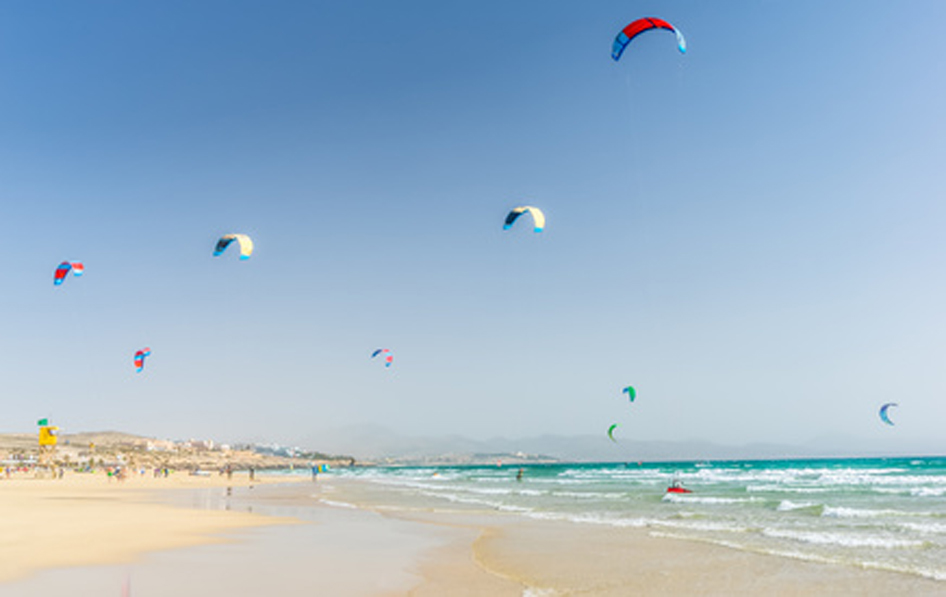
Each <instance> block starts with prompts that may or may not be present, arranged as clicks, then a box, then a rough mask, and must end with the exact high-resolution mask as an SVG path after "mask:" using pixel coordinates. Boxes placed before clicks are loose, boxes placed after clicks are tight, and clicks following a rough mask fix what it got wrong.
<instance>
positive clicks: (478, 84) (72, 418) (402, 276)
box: [0, 1, 946, 444]
mask: <svg viewBox="0 0 946 597" xmlns="http://www.w3.org/2000/svg"><path fill="white" fill-rule="evenodd" d="M944 13H946V7H944V6H943V5H941V4H940V3H937V2H910V3H907V4H906V5H896V6H894V5H891V4H889V3H882V2H839V3H831V4H830V5H828V6H825V5H824V3H819V2H787V1H785V2H740V3H735V2H733V3H726V4H725V5H715V4H714V5H710V4H709V3H705V2H696V1H693V2H660V3H657V2H642V3H637V4H634V5H629V4H627V3H624V2H595V3H592V4H591V5H589V3H579V2H574V3H549V2H516V3H503V2H488V3H483V2H476V3H473V2H454V3H438V2H402V3H391V2H348V3H328V2H279V3H258V2H199V3H195V2H162V3H160V4H157V3H125V2H99V3H94V4H93V3H70V2H50V3H43V4H42V5H37V4H29V3H7V4H5V5H3V6H0V81H2V82H3V84H2V85H0V130H2V131H3V134H2V136H0V229H2V234H3V237H4V239H5V243H4V245H5V254H4V255H5V258H4V265H5V267H4V276H3V284H2V289H3V291H2V293H0V327H2V332H0V400H2V403H3V410H4V412H5V413H6V416H5V417H4V422H3V425H2V426H0V428H2V429H3V430H5V431H25V430H30V429H32V428H33V427H32V426H33V425H34V423H35V420H36V419H37V418H39V417H41V416H47V415H48V416H50V417H52V419H53V420H54V422H56V423H58V424H60V425H62V426H63V427H64V428H67V429H71V430H93V429H105V428H118V429H123V430H127V431H132V432H138V433H143V434H151V435H159V436H171V437H187V436H214V437H218V438H221V439H230V440H238V439H276V440H280V441H291V440H293V439H294V438H298V437H304V436H309V435H311V434H312V433H313V432H314V431H317V430H319V429H331V428H337V427H346V426H352V425H355V426H357V425H368V424H371V425H382V426H385V427H389V428H391V429H394V430H397V431H400V432H403V433H406V434H416V433H430V432H438V433H457V434H464V435H469V436H472V437H479V438H486V437H490V436H495V435H507V436H516V435H534V434H540V433H561V434H586V433H601V434H602V435H603V433H604V431H605V430H606V429H607V427H608V426H609V425H610V424H611V423H614V422H618V423H620V424H621V425H622V428H623V429H624V433H625V435H626V436H628V437H633V438H639V439H666V440H685V439H690V438H704V439H709V440H714V441H721V442H751V441H760V440H773V441H783V442H794V443H799V442H804V441H807V440H809V439H811V438H815V437H820V436H825V435H834V434H837V435H845V436H852V437H858V438H866V439H871V438H877V439H878V441H881V440H883V441H886V442H892V443H893V444H896V442H898V441H914V440H925V441H936V440H940V438H941V437H942V433H941V425H940V421H942V420H943V415H946V407H944V406H943V404H944V401H943V396H944V393H946V383H944V380H943V375H942V363H943V362H944V358H946V343H944V340H943V338H944V331H946V319H944V317H943V314H942V305H943V304H946V301H944V299H946V285H944V283H943V281H942V275H941V273H942V270H943V261H944V257H946V238H944V236H943V234H942V230H943V227H944V223H946V222H944V220H946V208H944V204H943V202H942V201H941V199H940V194H941V192H942V189H943V187H944V185H943V183H944V180H943V174H942V173H943V168H942V164H943V163H944V157H946V148H944V142H943V139H946V135H944V133H946V130H944V129H946V119H944V116H943V115H944V110H943V108H942V97H944V91H946V89H944V83H943V82H944V81H946V77H944V76H943V75H944V74H946V73H944V71H946V65H944V61H943V59H942V51H941V48H940V44H939V43H938V42H937V40H936V38H935V36H933V35H930V34H927V33H924V29H925V28H926V29H928V27H927V26H926V24H929V23H933V22H938V21H940V20H941V19H942V18H943V16H944ZM648 15H654V16H660V17H662V18H665V19H667V20H669V21H670V22H672V23H674V24H675V25H676V26H677V27H679V28H680V29H681V30H682V31H683V33H684V34H685V35H686V37H687V41H688V45H689V51H688V53H687V54H686V55H685V56H684V55H681V54H679V53H678V52H677V51H676V49H675V43H674V39H673V36H672V35H670V34H661V33H650V34H646V35H643V36H641V37H640V38H638V39H637V40H635V41H634V42H633V44H632V46H631V47H630V48H629V49H628V51H627V52H626V53H625V55H624V57H623V58H622V60H621V61H620V62H619V63H615V62H613V61H612V60H611V58H610V46H611V41H612V40H613V38H614V36H615V34H616V33H617V31H618V30H619V29H620V28H621V27H623V26H624V25H626V24H627V23H628V22H630V21H631V20H633V19H635V18H638V17H640V16H648ZM524 203H525V204H532V205H537V206H539V207H541V208H542V209H544V210H545V212H546V215H547V217H548V226H547V229H546V231H545V232H543V233H542V234H540V235H536V234H533V233H531V232H530V231H529V230H528V227H527V226H520V227H517V228H516V229H514V230H511V231H507V232H504V231H503V230H502V220H503V218H504V216H505V214H506V212H507V211H508V210H509V209H510V208H511V207H513V206H516V205H520V204H524ZM227 232H244V233H247V234H249V235H251V236H252V237H253V238H254V240H255V241H256V244H257V251H256V253H255V254H254V256H253V258H252V259H251V260H250V261H248V262H245V263H241V262H238V261H237V260H236V259H235V257H234V256H232V255H226V256H224V257H222V258H213V257H211V252H212V248H213V245H214V242H215V241H216V239H217V237H218V236H219V235H221V234H224V233H227ZM64 259H77V260H82V261H84V262H85V264H86V268H87V269H86V274H85V276H84V277H83V278H81V279H70V280H68V281H67V282H66V283H65V284H64V285H63V286H62V287H61V288H53V285H52V271H53V269H54V268H55V266H56V264H58V263H59V262H60V261H62V260H64ZM142 346H150V347H151V348H152V349H153V355H152V357H151V359H150V360H149V362H148V364H147V369H146V371H145V372H144V373H143V374H140V375H136V374H135V373H134V367H133V366H132V355H133V353H134V351H135V350H136V349H138V348H141V347H142ZM378 347H388V348H391V349H392V350H393V351H394V352H395V358H396V362H395V366H394V367H393V368H392V369H391V370H385V369H384V367H382V366H381V365H380V364H379V363H376V362H372V361H371V360H369V359H368V355H369V354H370V352H371V351H372V350H373V349H375V348H378ZM628 384H633V385H635V386H636V387H637V388H638V391H639V398H638V401H637V402H636V403H635V404H634V405H632V406H628V405H627V404H626V402H625V401H624V400H623V398H622V395H621V394H620V389H621V388H622V387H623V386H625V385H628ZM886 401H897V402H899V403H900V405H901V406H900V408H899V409H898V412H896V413H895V415H894V417H893V418H894V419H895V420H896V421H897V423H898V424H897V427H895V428H889V427H886V426H882V425H880V424H879V421H878V419H877V408H878V407H879V405H880V404H881V403H883V402H886ZM940 441H941V440H940Z"/></svg>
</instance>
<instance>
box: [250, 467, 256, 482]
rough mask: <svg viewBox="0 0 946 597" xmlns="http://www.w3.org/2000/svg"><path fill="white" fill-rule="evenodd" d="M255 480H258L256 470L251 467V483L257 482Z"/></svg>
mask: <svg viewBox="0 0 946 597" xmlns="http://www.w3.org/2000/svg"><path fill="white" fill-rule="evenodd" d="M255 480H256V469H254V468H253V467H252V466H251V467H250V481H255Z"/></svg>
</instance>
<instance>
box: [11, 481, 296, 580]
mask: <svg viewBox="0 0 946 597" xmlns="http://www.w3.org/2000/svg"><path fill="white" fill-rule="evenodd" d="M267 482H272V480H258V481H255V482H253V483H254V484H258V483H267ZM250 484H251V482H250V480H249V479H248V478H247V476H246V475H245V474H244V475H239V476H237V475H235V476H234V478H233V479H230V480H228V479H227V478H226V477H225V476H220V477H218V476H216V475H214V476H210V477H198V476H190V475H187V474H185V473H177V474H173V475H171V476H169V477H168V478H164V477H161V478H154V477H153V476H151V475H146V476H142V475H132V476H130V477H129V478H128V479H127V480H125V481H118V480H117V479H110V478H109V477H107V476H106V475H105V473H97V474H74V473H66V474H65V476H64V477H63V478H62V479H32V478H26V477H25V476H15V477H14V478H12V479H4V480H2V481H0V512H3V513H4V515H3V516H2V517H0V582H2V581H8V580H11V579H15V578H18V577H22V576H26V575H29V574H30V573H32V572H35V571H36V570H40V569H45V568H55V567H63V566H83V565H93V564H103V563H113V562H126V561H131V560H133V559H134V558H136V557H138V556H139V555H141V554H143V553H147V552H150V551H155V550H164V549H174V548H180V547H186V546H190V545H197V544H200V543H207V542H219V541H222V540H224V539H223V533H226V532H229V531H233V530H235V529H241V528H246V527H254V526H259V525H263V524H287V523H292V522H293V521H291V520H290V519H278V520H277V519H267V518H264V517H262V516H258V515H254V514H251V513H247V512H227V511H225V510H217V511H208V510H197V509H183V508H176V507H172V506H170V505H168V504H165V503H160V501H157V499H156V496H155V494H154V491H155V490H156V489H159V488H160V489H165V490H171V489H195V488H201V487H221V488H222V487H225V486H249V485H250Z"/></svg>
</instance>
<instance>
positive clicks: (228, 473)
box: [227, 464, 233, 481]
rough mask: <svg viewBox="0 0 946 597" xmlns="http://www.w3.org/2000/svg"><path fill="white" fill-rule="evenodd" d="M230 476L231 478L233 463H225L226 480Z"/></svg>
mask: <svg viewBox="0 0 946 597" xmlns="http://www.w3.org/2000/svg"><path fill="white" fill-rule="evenodd" d="M232 478H233V465H232V464H227V480H228V481H229V480H230V479H232Z"/></svg>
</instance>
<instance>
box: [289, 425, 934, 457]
mask: <svg viewBox="0 0 946 597" xmlns="http://www.w3.org/2000/svg"><path fill="white" fill-rule="evenodd" d="M298 443H299V444H300V445H302V446H306V447H309V448H312V449H318V450H319V451H322V452H329V453H336V454H352V455H353V456H355V457H356V458H358V459H360V460H375V461H383V460H386V459H387V460H393V461H397V462H405V463H406V462H424V463H431V462H480V461H484V462H492V461H495V460H500V459H501V460H504V461H507V462H509V463H510V464H511V463H513V462H518V461H522V462H526V461H536V460H566V461H598V462H636V461H654V460H736V459H739V460H742V459H763V460H764V459H773V458H816V457H858V456H864V457H868V456H873V457H879V456H916V455H939V454H946V441H944V442H914V443H905V442H904V441H897V442H896V443H894V442H890V441H888V442H876V441H866V440H863V439H852V438H842V437H837V436H832V437H827V438H820V439H815V440H812V441H811V442H808V443H807V444H805V445H802V446H798V445H786V444H775V443H752V444H746V445H741V446H732V445H722V444H717V443H713V442H708V441H701V440H692V441H681V442H669V441H629V440H622V441H619V442H616V443H615V442H612V441H610V440H609V439H608V438H607V437H605V436H603V435H602V436H592V435H578V436H563V435H540V436H537V437H528V438H520V439H509V438H504V437H496V438H492V439H488V440H475V439H470V438H467V437H463V436H459V435H444V436H422V437H417V436H413V437H412V436H406V435H401V434H399V433H396V432H394V431H391V430H389V429H385V428H382V427H377V426H365V427H347V428H344V429H335V430H332V431H325V432H323V433H320V434H317V435H313V436H310V437H306V438H303V439H301V440H299V442H298Z"/></svg>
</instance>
